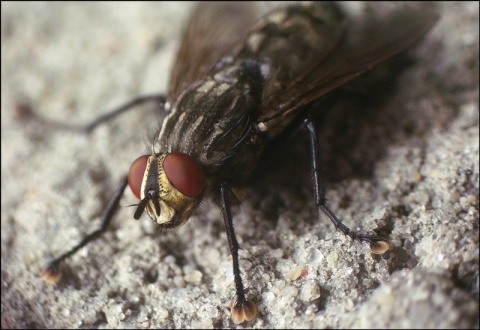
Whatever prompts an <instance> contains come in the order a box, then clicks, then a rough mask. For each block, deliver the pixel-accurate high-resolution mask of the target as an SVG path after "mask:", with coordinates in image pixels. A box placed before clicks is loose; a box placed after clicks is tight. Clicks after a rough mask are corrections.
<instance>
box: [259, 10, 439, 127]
mask: <svg viewBox="0 0 480 330" xmlns="http://www.w3.org/2000/svg"><path fill="white" fill-rule="evenodd" d="M437 19H438V15H437V14H436V13H435V12H433V11H432V10H430V11H429V10H425V9H424V10H418V8H417V9H413V8H408V7H404V8H401V9H396V10H394V11H391V12H389V13H387V14H385V15H383V16H378V17H375V16H372V17H370V16H368V17H365V16H362V17H352V18H348V19H347V20H345V21H344V22H343V23H344V24H345V25H344V26H345V29H344V31H345V35H344V36H343V37H342V40H341V42H339V43H338V46H337V47H333V48H331V52H330V53H329V54H328V56H322V60H320V61H318V62H313V61H310V63H308V64H307V66H308V69H306V70H305V71H304V72H301V73H300V74H299V75H298V76H297V77H296V78H295V79H293V80H292V81H289V82H287V84H286V86H284V87H283V88H276V86H279V84H278V82H277V81H275V77H274V76H272V77H269V79H268V80H267V81H266V88H265V90H269V91H270V92H269V93H268V95H265V94H264V98H263V100H262V109H261V110H260V119H259V121H260V122H263V123H264V124H265V125H266V126H267V127H268V126H275V125H276V123H277V122H278V123H279V122H280V121H281V117H283V116H287V115H289V114H291V113H293V112H294V111H295V110H297V109H299V108H300V107H302V106H304V105H306V104H308V103H310V102H312V101H313V100H315V99H317V98H319V97H321V96H323V95H325V94H326V93H328V92H330V91H332V90H333V89H335V88H337V87H339V86H341V85H343V84H345V83H347V82H348V81H350V80H351V79H353V78H355V77H357V76H359V75H360V74H362V73H363V72H365V71H367V70H368V69H370V68H372V67H373V66H375V65H377V64H379V63H380V62H383V61H385V60H386V59H388V58H390V57H392V56H394V55H396V54H398V53H400V52H401V51H403V50H405V49H407V48H409V47H410V46H412V45H413V44H414V43H415V42H416V41H417V40H418V39H419V38H420V37H422V36H423V35H424V34H425V33H426V32H427V31H428V30H430V28H431V27H432V26H433V25H434V24H435V22H436V21H437ZM285 56H287V57H288V52H286V55H285Z"/></svg>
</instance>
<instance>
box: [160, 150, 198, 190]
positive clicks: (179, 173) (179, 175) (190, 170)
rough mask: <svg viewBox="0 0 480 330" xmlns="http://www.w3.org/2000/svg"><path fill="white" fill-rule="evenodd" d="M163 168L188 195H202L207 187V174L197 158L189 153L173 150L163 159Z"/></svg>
mask: <svg viewBox="0 0 480 330" xmlns="http://www.w3.org/2000/svg"><path fill="white" fill-rule="evenodd" d="M163 170H164V171H165V175H166V176H167V178H168V180H170V182H171V183H172V185H173V186H174V187H175V188H177V190H178V191H180V192H181V193H182V194H184V195H186V196H188V197H196V196H198V195H200V194H201V193H202V191H203V188H205V175H204V174H203V171H202V168H201V167H200V165H199V164H198V163H197V161H196V160H195V159H193V158H192V157H190V156H189V155H186V154H182V153H179V152H172V153H171V154H168V155H167V157H165V160H164V161H163Z"/></svg>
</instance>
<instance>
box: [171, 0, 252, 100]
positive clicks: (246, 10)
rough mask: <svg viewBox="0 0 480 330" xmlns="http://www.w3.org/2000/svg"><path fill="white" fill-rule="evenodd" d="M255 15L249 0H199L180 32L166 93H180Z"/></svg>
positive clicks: (173, 95)
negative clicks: (202, 0)
mask: <svg viewBox="0 0 480 330" xmlns="http://www.w3.org/2000/svg"><path fill="white" fill-rule="evenodd" d="M254 19H255V15H254V10H253V6H252V3H250V2H234V1H225V2H200V3H199V4H198V5H197V7H196V8H195V10H194V11H193V13H192V15H191V17H190V21H189V24H188V26H187V28H186V30H185V32H184V34H183V39H182V42H181V46H180V49H179V51H178V54H177V58H176V61H175V65H174V68H173V71H172V76H171V78H170V86H169V93H168V96H169V98H170V99H171V100H175V99H176V98H177V97H178V96H179V95H180V93H182V91H183V90H184V89H186V88H187V87H189V86H190V85H191V84H192V83H194V82H195V81H197V80H199V79H202V78H203V77H204V76H205V74H206V73H207V72H208V71H209V70H210V69H211V68H212V67H213V66H214V65H215V63H216V62H218V61H219V60H220V59H221V58H222V57H223V56H224V55H226V54H228V53H229V52H230V51H231V49H232V47H233V46H234V44H235V43H236V42H237V41H238V40H241V39H243V38H244V37H245V35H246V34H247V32H248V29H249V28H250V27H251V26H252V25H253V23H254Z"/></svg>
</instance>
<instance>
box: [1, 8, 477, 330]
mask: <svg viewBox="0 0 480 330" xmlns="http://www.w3.org/2000/svg"><path fill="white" fill-rule="evenodd" d="M1 6H2V7H1V9H2V13H1V15H2V17H1V18H2V23H1V24H2V100H1V102H2V108H1V109H2V110H1V120H2V121H1V134H2V142H1V143H2V145H1V146H2V148H1V155H2V160H1V162H2V174H1V175H2V176H1V180H2V186H1V189H2V190H1V194H2V195H1V196H2V199H1V201H2V207H1V226H2V227H1V244H2V245H1V251H2V252H1V253H2V254H1V269H2V275H1V276H2V302H1V325H2V328H26V327H28V328H43V327H46V328H76V327H86V328H187V327H188V328H217V327H234V326H235V325H234V324H233V322H232V321H231V319H230V313H229V307H228V306H229V304H230V302H231V300H232V299H233V297H234V296H233V294H234V287H233V276H232V267H231V259H230V254H229V250H228V245H227V241H226V237H225V234H224V228H223V221H222V217H221V209H220V207H218V206H217V205H215V204H213V203H211V202H208V201H206V202H205V203H203V205H202V207H201V210H200V211H199V212H198V214H197V215H196V216H195V217H194V218H193V219H191V220H190V221H189V222H188V223H187V224H186V225H185V226H183V227H181V228H179V229H177V230H174V231H170V232H163V233H158V232H157V229H156V227H155V226H154V225H153V224H152V223H151V221H150V220H149V219H147V217H143V218H142V219H141V220H140V221H134V220H133V218H132V213H133V210H132V208H128V207H122V208H121V210H120V212H119V213H118V215H117V216H116V218H115V220H114V224H113V226H112V227H113V228H112V229H111V230H109V231H108V232H107V233H106V234H105V235H104V237H103V239H101V240H99V241H97V242H95V243H92V244H90V245H89V246H88V247H86V248H83V249H82V250H81V251H80V252H79V253H78V254H77V255H75V256H74V257H73V258H71V259H70V260H69V262H68V263H67V264H66V265H65V274H64V277H63V279H62V280H61V281H60V282H59V283H58V284H56V285H51V284H48V283H45V282H43V281H42V280H41V278H40V277H39V276H38V274H39V272H40V270H41V268H42V265H43V263H45V262H46V261H48V259H49V258H50V257H52V256H54V255H57V254H58V253H61V252H63V251H65V250H66V249H68V248H69V247H71V246H72V245H73V244H75V243H76V242H78V241H79V240H80V239H81V238H82V237H83V235H85V234H86V233H88V232H90V231H92V230H93V229H94V228H96V225H97V223H98V219H99V217H100V215H101V214H102V212H103V210H104V207H105V205H106V203H107V202H108V199H109V198H110V196H111V194H112V193H113V191H114V189H115V188H116V186H117V184H118V183H119V181H120V178H121V177H122V175H123V174H124V173H125V172H126V171H127V170H128V167H129V166H130V163H131V161H132V160H133V159H135V158H136V157H138V155H139V154H141V153H144V152H145V150H146V147H145V146H146V145H148V143H145V141H148V139H149V138H150V137H151V136H152V133H154V132H155V129H156V126H157V125H158V124H157V122H158V119H157V118H156V117H155V115H154V113H153V112H152V111H151V110H149V109H139V110H138V111H132V112H131V113H128V114H125V115H124V116H122V117H121V118H118V119H116V120H115V121H113V122H111V123H110V124H109V125H105V126H102V127H99V128H98V129H97V130H95V131H94V132H93V133H92V134H91V135H90V136H86V135H82V134H77V133H73V132H66V131H62V130H55V129H45V127H44V126H42V125H39V124H38V123H32V122H28V121H25V120H20V119H19V118H18V115H19V113H18V112H16V110H18V107H16V104H18V101H23V102H28V103H29V104H30V105H31V106H32V107H34V109H35V110H37V111H39V112H41V113H42V114H44V115H45V116H48V117H49V118H53V119H56V120H59V121H63V122H71V123H86V122H88V121H89V120H91V119H92V118H95V117H96V116H98V115H100V114H102V113H104V112H105V110H107V109H109V108H112V107H114V106H116V105H119V104H121V103H123V102H126V101H128V100H129V99H131V98H133V97H134V96H136V95H140V94H149V93H159V92H164V91H166V89H167V82H168V75H169V72H170V69H171V66H172V60H173V56H174V54H175V49H176V47H177V46H178V42H179V33H180V29H181V26H182V24H183V23H184V22H185V20H186V19H187V17H188V12H189V10H190V8H191V7H190V5H189V4H186V3H117V4H111V3H91V4H90V3H13V2H2V4H1ZM357 6H358V5H357ZM438 6H439V10H440V12H441V13H442V18H441V21H440V22H439V23H438V24H437V26H436V27H435V28H434V29H433V30H432V31H431V32H430V33H429V34H428V35H427V36H426V38H424V39H423V40H422V42H421V43H420V44H419V45H418V47H416V48H415V49H414V50H412V51H411V52H410V54H411V56H412V58H413V59H414V62H413V63H412V65H411V66H409V67H408V68H407V69H406V70H405V71H403V73H402V74H401V75H400V76H399V77H398V80H397V86H396V87H395V89H394V92H393V93H392V95H391V96H390V97H388V98H387V99H386V100H382V101H381V102H379V103H377V104H376V105H375V106H373V105H372V106H370V108H368V106H367V108H365V109H359V110H358V112H355V111H352V112H353V115H352V116H346V117H343V115H344V113H343V112H341V111H340V110H339V111H340V112H338V115H335V113H334V115H333V116H331V118H330V120H331V125H328V126H327V127H326V128H325V129H324V130H323V131H322V136H321V138H322V146H323V148H324V151H325V154H324V162H325V172H326V173H327V175H326V178H327V183H326V184H327V197H328V199H329V203H330V205H331V207H332V209H334V210H335V211H336V213H337V215H338V216H339V217H340V218H341V219H343V220H344V222H345V224H347V225H348V226H350V227H352V228H353V229H358V230H362V231H370V230H374V229H381V230H383V231H382V232H383V233H385V234H386V235H387V236H388V237H389V238H390V239H391V241H392V243H393V245H394V247H393V249H392V251H390V252H388V253H386V254H385V255H382V256H375V255H372V254H371V253H370V252H369V250H368V247H366V246H364V245H361V244H358V243H351V242H350V240H349V239H348V238H346V237H344V236H343V235H342V234H341V233H339V232H336V231H335V229H334V228H333V226H332V225H331V224H330V223H329V221H328V219H325V218H324V217H320V218H321V219H318V215H317V213H316V212H315V208H314V202H313V198H312V197H311V187H310V178H309V175H310V174H309V171H310V170H309V167H308V157H307V156H305V157H306V158H305V159H306V160H305V161H301V160H299V161H295V162H294V163H293V162H292V160H293V159H294V157H293V156H292V157H287V158H288V159H287V160H286V161H285V163H287V164H286V165H284V166H283V165H282V166H283V167H284V168H283V167H282V166H280V168H281V169H280V170H279V171H278V172H274V173H273V174H271V175H270V176H268V175H267V176H266V178H265V179H264V180H259V183H258V184H256V185H255V186H253V187H252V189H251V190H250V191H248V195H247V198H246V200H245V201H244V202H243V203H242V204H241V206H239V207H237V208H235V209H234V217H235V219H234V222H235V226H236V227H235V228H236V231H237V235H238V239H239V241H240V244H241V246H242V248H243V250H242V251H241V252H240V253H241V267H242V271H243V276H244V281H245V285H246V287H247V288H248V289H247V290H248V295H249V296H250V297H252V298H253V299H254V300H255V301H257V302H258V305H259V316H258V318H257V319H256V320H254V321H252V322H250V323H246V324H242V325H240V326H237V327H254V328H267V327H268V328H327V327H328V328H348V327H362V328H377V327H378V328H397V327H398V328H411V327H417V328H433V327H435V328H471V327H476V328H478V326H479V323H478V322H479V320H478V315H479V314H478V295H479V252H478V248H479V247H478V240H479V232H478V227H479V213H478V206H479V204H478V203H479V201H478V197H479V159H478V157H479V123H478V117H479V116H478V115H479V108H478V98H479V85H478V82H479V77H478V70H479V65H478V56H479V36H478V29H479V18H478V13H479V6H478V2H455V3H441V4H439V5H438ZM350 105H351V106H353V107H355V103H351V104H350ZM357 106H358V105H357ZM298 149H299V151H298V152H299V153H301V152H302V150H303V149H301V148H298ZM295 152H297V151H295ZM294 155H296V154H294ZM297 163H298V166H296V165H297ZM133 203H136V200H135V197H134V196H133V194H131V192H130V191H128V192H127V193H126V194H125V196H124V198H123V199H122V201H121V205H122V206H127V205H130V204H133Z"/></svg>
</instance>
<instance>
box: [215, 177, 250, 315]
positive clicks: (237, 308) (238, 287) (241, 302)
mask: <svg viewBox="0 0 480 330" xmlns="http://www.w3.org/2000/svg"><path fill="white" fill-rule="evenodd" d="M228 189H229V188H228V186H227V184H226V183H225V182H223V183H222V184H221V185H220V198H221V200H222V213H223V221H224V222H225V230H226V232H227V239H228V245H229V247H230V253H231V254H232V262H233V277H234V281H235V294H236V296H237V297H236V299H235V303H234V305H233V306H232V319H233V320H234V322H235V323H237V324H238V323H242V322H243V321H251V320H253V319H254V318H255V317H256V316H257V305H255V303H253V302H251V301H249V300H247V299H246V298H245V290H244V288H243V283H242V277H241V275H240V266H239V264H238V249H239V248H240V247H239V245H238V241H237V238H236V237H235V230H234V228H233V222H232V213H231V211H230V203H229V202H228V198H227V192H228Z"/></svg>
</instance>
